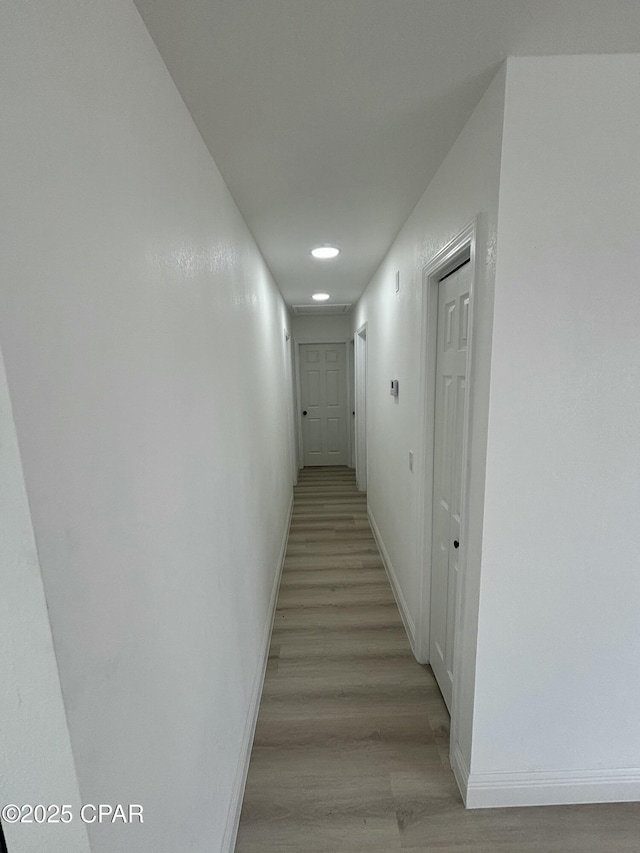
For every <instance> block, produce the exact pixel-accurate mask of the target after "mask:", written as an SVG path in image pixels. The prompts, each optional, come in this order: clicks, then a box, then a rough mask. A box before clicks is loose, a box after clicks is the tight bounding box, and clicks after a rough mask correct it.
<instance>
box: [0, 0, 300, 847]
mask: <svg viewBox="0 0 640 853" xmlns="http://www.w3.org/2000/svg"><path fill="white" fill-rule="evenodd" d="M0 23H1V26H2V30H3V33H4V42H3V51H2V58H1V62H2V74H1V76H0V113H1V114H2V124H3V148H2V158H3V159H2V175H3V178H2V181H3V205H2V209H1V212H0V217H1V227H0V233H1V234H2V240H3V251H2V253H1V256H0V257H1V260H0V265H1V275H0V282H1V284H0V337H1V340H2V347H3V351H4V356H5V362H6V372H7V379H8V385H9V390H10V394H11V401H12V405H13V412H14V417H15V424H16V428H17V435H18V441H19V446H20V452H21V456H22V463H23V468H24V475H25V482H26V487H27V493H28V498H29V504H30V508H31V515H32V521H33V527H34V531H35V538H36V542H37V548H38V554H39V558H40V564H41V571H42V578H43V582H44V590H45V593H46V600H47V605H48V608H49V614H50V619H51V628H52V633H53V640H54V645H55V651H56V656H57V662H58V669H59V676H60V684H61V686H62V693H63V697H64V704H65V707H66V714H67V720H68V727H69V732H70V736H71V744H72V747H73V752H74V755H75V762H76V769H77V775H78V780H79V785H80V794H81V796H82V799H83V800H84V801H85V802H90V803H100V802H104V803H129V802H133V803H140V804H142V805H143V807H144V816H145V823H144V826H142V827H140V826H125V827H123V826H115V827H112V826H104V825H103V826H101V827H98V826H97V825H93V826H91V827H90V830H89V832H90V842H91V849H92V851H93V853H113V851H114V850H125V849H127V850H136V851H137V853H151V851H154V853H155V851H159V850H180V851H185V853H186V851H198V853H204V851H207V853H209V851H219V850H223V849H225V850H229V849H231V847H232V844H233V829H234V823H235V820H236V818H237V812H236V808H237V806H238V803H239V796H240V795H241V784H242V779H243V775H242V774H243V770H244V760H245V758H247V757H248V753H247V750H248V748H249V747H250V736H251V724H252V719H253V718H252V713H253V711H254V710H255V709H256V707H257V706H256V702H257V700H258V698H259V688H260V679H261V675H262V663H263V654H264V653H265V651H266V643H267V641H268V630H269V627H270V622H269V620H270V609H269V608H270V603H271V602H272V601H273V598H272V596H273V592H274V584H275V582H276V580H277V574H278V569H279V564H280V560H281V555H282V549H283V547H284V539H283V537H284V535H285V533H286V528H287V521H288V512H289V508H290V501H291V482H292V479H293V472H292V470H291V456H290V449H289V447H288V425H287V405H288V403H287V394H288V391H289V389H288V388H287V383H286V381H285V376H286V371H285V338H284V328H285V327H287V326H288V323H289V318H288V313H287V310H286V308H285V305H284V303H283V301H282V299H281V297H280V294H279V292H278V290H277V289H276V287H275V285H274V283H273V281H272V280H271V278H270V276H269V274H268V271H267V269H266V266H265V264H264V263H263V261H262V258H261V256H260V255H259V253H258V251H257V249H256V246H255V244H254V242H253V240H252V238H251V236H250V234H249V232H248V230H247V228H246V225H245V223H244V221H243V220H242V218H241V216H240V214H239V212H238V210H237V208H236V206H235V204H234V202H233V200H232V198H231V197H230V195H229V193H228V191H227V189H226V187H225V185H224V183H223V181H222V179H221V177H220V174H219V173H218V171H217V169H216V167H215V164H214V163H213V161H212V160H211V157H210V155H209V153H208V151H207V150H206V148H205V146H204V144H203V142H202V140H201V138H200V136H199V134H198V132H197V130H196V129H195V126H194V125H193V122H192V120H191V118H190V116H189V114H188V113H187V110H186V108H185V106H184V104H183V103H182V101H181V99H180V97H179V95H178V93H177V91H176V89H175V87H174V85H173V83H172V81H171V79H170V77H169V75H168V73H167V71H166V69H165V67H164V65H163V63H162V61H161V59H160V57H159V55H158V53H157V51H156V49H155V47H154V45H153V43H152V41H151V39H150V37H149V35H148V33H147V31H146V29H145V27H144V25H143V24H142V21H141V20H140V18H139V16H138V13H137V12H136V10H135V8H134V7H133V5H132V3H131V2H129V0H110V2H109V3H104V2H98V0H55V2H52V3H47V4H43V3H41V2H37V0H9V2H8V3H6V4H4V5H3V8H2V12H1V13H0ZM12 488H13V486H12ZM15 489H16V490H17V491H16V495H17V497H18V498H20V492H19V489H20V484H19V483H17V484H15ZM33 571H35V568H34V569H33ZM33 582H34V583H37V578H36V580H34V581H33ZM3 627H4V626H3ZM15 627H16V629H17V628H19V627H20V626H15ZM27 627H28V626H27V624H26V623H25V624H24V625H22V629H23V630H26V629H27ZM45 640H46V638H45ZM23 665H24V666H28V665H29V660H27V659H25V660H24V661H23ZM54 686H55V685H54ZM53 689H54V688H53V687H52V690H53ZM57 748H58V747H57V746H55V745H53V746H52V750H53V751H54V752H55V750H56V749H57ZM5 749H6V745H5V744H4V743H1V742H0V755H1V754H2V753H3V751H4V750H5ZM43 760H45V761H46V760H47V756H46V755H45V756H43ZM7 781H8V782H10V780H7ZM60 784H61V788H60V794H59V796H60V797H63V796H64V794H65V791H66V788H65V785H66V782H65V780H64V779H61V782H60ZM41 791H42V796H43V797H44V796H45V794H46V795H47V796H48V795H49V794H51V799H52V801H56V797H54V796H53V792H52V791H51V789H50V788H49V787H43V788H42V789H41ZM3 794H4V791H3ZM55 829H56V828H55V827H53V828H52V829H51V832H52V833H53V834H55ZM52 837H53V836H52ZM40 849H44V846H41V848H40ZM47 849H51V850H53V849H55V848H54V845H53V843H48V844H47ZM67 849H68V850H71V849H73V850H74V851H75V850H76V849H81V848H79V847H78V848H76V847H71V845H69V846H68V847H67ZM23 850H24V851H29V850H31V848H29V847H24V848H20V847H18V846H16V847H15V853H22V851H23ZM13 851H14V848H13V847H12V853H13Z"/></svg>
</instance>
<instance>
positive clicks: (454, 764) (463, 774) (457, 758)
mask: <svg viewBox="0 0 640 853" xmlns="http://www.w3.org/2000/svg"><path fill="white" fill-rule="evenodd" d="M449 758H450V761H451V769H452V770H453V775H454V776H455V777H456V783H457V785H458V788H459V789H460V793H461V794H462V799H463V800H464V804H465V806H466V805H467V788H468V786H469V765H468V764H467V759H466V758H465V757H464V755H463V753H462V750H461V749H460V744H459V743H455V744H454V743H453V741H451V751H450V754H449Z"/></svg>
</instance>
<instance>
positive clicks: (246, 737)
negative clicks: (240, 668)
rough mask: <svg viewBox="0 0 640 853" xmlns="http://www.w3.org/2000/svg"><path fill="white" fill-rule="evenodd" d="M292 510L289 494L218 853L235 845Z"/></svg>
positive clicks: (230, 850)
mask: <svg viewBox="0 0 640 853" xmlns="http://www.w3.org/2000/svg"><path fill="white" fill-rule="evenodd" d="M292 512H293V493H292V495H291V502H290V504H289V511H288V512H287V521H286V524H285V528H284V534H283V537H282V545H281V547H280V556H279V560H278V570H277V571H276V576H275V579H274V582H273V588H272V590H271V598H270V601H269V610H268V613H267V621H266V624H265V631H264V635H263V638H262V659H261V661H260V664H259V666H258V669H257V671H256V675H255V678H254V681H253V687H252V690H251V700H250V704H249V711H248V713H247V719H246V721H245V727H244V732H243V735H242V746H241V749H240V758H239V761H238V768H237V770H236V776H235V780H234V784H233V795H232V798H231V804H230V806H229V812H228V814H227V822H226V825H225V830H224V837H223V841H222V853H233V851H234V849H235V846H236V838H237V835H238V826H239V825H240V813H241V811H242V801H243V799H244V789H245V785H246V783H247V774H248V772H249V761H250V760H251V748H252V747H253V737H254V735H255V731H256V723H257V722H258V711H259V710H260V699H261V698H262V688H263V686H264V677H265V674H266V671H267V662H268V660H269V645H270V643H271V631H272V630H273V622H274V619H275V615H276V603H277V601H278V590H279V588H280V579H281V577H282V569H283V568H284V558H285V556H286V554H287V543H288V541H289V528H290V526H291V514H292Z"/></svg>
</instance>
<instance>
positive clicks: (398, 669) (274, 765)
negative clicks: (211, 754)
mask: <svg viewBox="0 0 640 853" xmlns="http://www.w3.org/2000/svg"><path fill="white" fill-rule="evenodd" d="M448 724H449V718H448V714H447V711H446V708H445V705H444V702H443V701H442V698H441V696H440V693H439V690H438V688H437V686H436V684H435V681H434V678H433V676H432V674H431V670H430V669H429V668H428V667H423V666H421V665H420V664H418V663H417V662H416V661H415V659H414V657H413V655H412V653H411V651H410V648H409V644H408V642H407V638H406V634H405V631H404V627H403V625H402V622H401V619H400V615H399V613H398V609H397V607H396V604H395V601H394V598H393V594H392V592H391V588H390V586H389V583H388V581H387V577H386V574H385V570H384V567H383V564H382V560H381V558H380V555H379V553H378V549H377V547H376V543H375V540H374V538H373V535H372V533H371V529H370V527H369V523H368V520H367V507H366V495H365V494H363V493H360V492H358V491H357V490H356V486H355V477H354V474H353V472H352V471H351V470H349V469H347V468H307V469H304V470H302V471H300V475H299V481H298V486H297V487H296V489H295V503H294V510H293V517H292V521H291V532H290V536H289V544H288V548H287V555H286V560H285V565H284V572H283V576H282V583H281V587H280V593H279V598H278V604H277V610H276V616H275V624H274V628H273V634H272V638H271V648H270V655H269V663H268V667H267V674H266V679H265V685H264V691H263V696H262V703H261V706H260V713H259V717H258V724H257V729H256V734H255V740H254V746H253V752H252V755H251V764H250V768H249V775H248V780H247V786H246V791H245V798H244V805H243V810H242V817H241V821H240V829H239V833H238V840H237V844H236V853H257V851H261V853H302V851H305V853H306V852H307V851H311V853H314V851H315V853H350V851H367V853H389V851H393V850H405V849H406V850H414V851H424V853H427V851H433V853H436V851H439V853H444V852H445V851H456V853H494V851H504V853H567V851H575V853H578V851H580V853H602V851H604V850H606V851H607V853H632V851H634V853H637V849H638V834H639V832H640V815H639V813H638V805H637V804H636V803H627V804H615V805H611V804H606V805H589V806H562V807H549V808H544V809H540V808H527V809H493V810H477V811H466V810H465V809H464V807H463V805H462V801H461V798H460V794H459V792H458V789H457V786H456V783H455V780H454V777H453V774H452V772H451V769H450V766H449V760H448V748H449V737H448Z"/></svg>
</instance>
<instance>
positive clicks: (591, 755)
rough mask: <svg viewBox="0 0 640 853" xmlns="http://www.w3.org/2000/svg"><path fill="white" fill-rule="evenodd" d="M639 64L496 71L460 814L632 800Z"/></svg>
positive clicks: (638, 702)
mask: <svg viewBox="0 0 640 853" xmlns="http://www.w3.org/2000/svg"><path fill="white" fill-rule="evenodd" d="M639 80H640V56H583V57H552V58H545V59H514V60H509V64H508V75H507V98H506V114H505V130H504V148H503V158H502V178H501V188H500V217H499V228H498V247H499V248H498V263H497V274H496V295H495V320H494V338H493V358H492V390H491V410H490V421H489V445H488V462H487V486H486V501H485V532H484V545H483V561H482V594H481V609H480V622H479V638H478V660H477V689H476V714H475V724H474V732H473V759H472V767H471V770H472V774H471V779H470V785H471V788H472V789H473V790H472V791H471V793H470V799H471V800H472V801H473V802H475V803H477V804H481V805H482V804H484V805H487V804H491V803H495V802H496V799H498V800H501V801H502V802H507V801H511V802H567V801H569V802H570V801H580V800H591V799H595V800H603V799H623V798H635V799H638V798H640V716H639V715H638V708H639V707H640V680H639V679H638V662H639V661H640V630H639V621H638V618H639V617H638V614H639V612H640V563H639V559H638V555H639V554H640V526H639V525H638V518H639V517H640V444H639V442H638V424H639V423H640V391H639V388H640V332H639V325H638V321H639V318H640V288H639V287H638V281H639V277H638V267H639V263H640V227H639V226H640V192H639V189H640V160H639V159H638V152H639V151H640V122H639V121H638V116H639V115H640V89H639V87H638V81H639Z"/></svg>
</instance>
